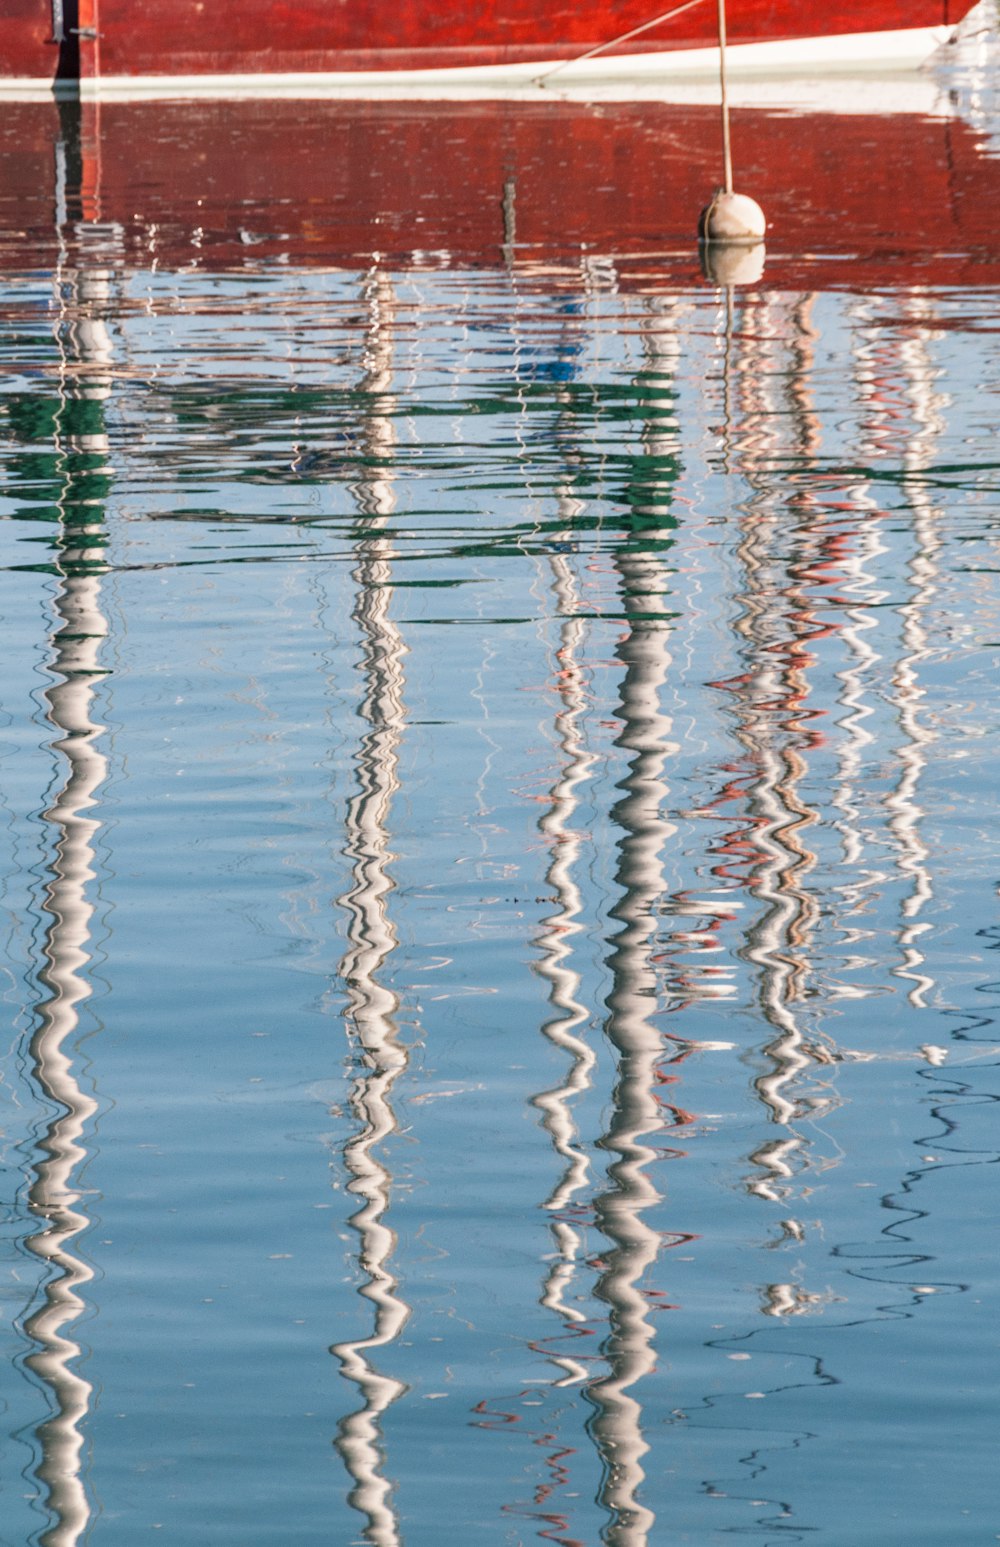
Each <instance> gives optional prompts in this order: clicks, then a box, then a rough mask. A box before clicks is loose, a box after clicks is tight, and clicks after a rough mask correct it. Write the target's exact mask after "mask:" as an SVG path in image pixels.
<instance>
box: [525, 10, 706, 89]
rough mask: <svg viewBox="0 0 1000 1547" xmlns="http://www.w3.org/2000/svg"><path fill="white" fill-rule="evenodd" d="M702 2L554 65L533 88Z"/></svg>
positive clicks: (661, 17)
mask: <svg viewBox="0 0 1000 1547" xmlns="http://www.w3.org/2000/svg"><path fill="white" fill-rule="evenodd" d="M701 4H702V0H686V4H684V5H675V6H674V8H673V10H672V11H664V12H663V15H662V16H654V17H653V20H652V21H644V22H643V24H642V26H641V27H633V28H632V31H631V32H623V33H621V34H620V35H619V36H618V37H617V38H611V39H610V40H609V41H608V42H607V43H598V45H597V47H596V48H590V49H588V50H587V52H586V53H585V54H575V55H574V57H573V58H572V59H564V60H563V61H562V63H561V64H557V65H553V67H552V69H551V70H546V71H545V73H544V74H543V75H536V77H535V79H534V80H533V81H532V83H531V84H532V85H533V86H543V85H544V84H545V82H546V81H549V80H551V79H552V77H553V75H558V74H559V72H560V70H568V69H569V67H570V65H571V64H582V63H583V61H584V60H585V59H593V58H594V56H595V54H603V53H604V52H605V50H607V49H609V48H615V47H616V46H617V44H619V43H627V42H628V41H629V39H630V38H637V37H638V36H639V34H640V32H649V31H650V29H651V28H652V27H658V26H659V25H660V23H661V22H664V21H671V20H672V19H673V18H674V17H675V16H680V15H681V14H682V13H683V12H684V11H691V10H693V9H694V7H695V6H696V5H701Z"/></svg>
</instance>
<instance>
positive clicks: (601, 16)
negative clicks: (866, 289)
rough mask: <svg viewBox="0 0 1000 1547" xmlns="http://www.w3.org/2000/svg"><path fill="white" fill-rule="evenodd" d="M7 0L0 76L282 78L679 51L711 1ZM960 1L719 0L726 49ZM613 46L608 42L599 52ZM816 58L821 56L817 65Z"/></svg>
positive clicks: (693, 37) (712, 11) (928, 13)
mask: <svg viewBox="0 0 1000 1547" xmlns="http://www.w3.org/2000/svg"><path fill="white" fill-rule="evenodd" d="M55 3H56V10H57V11H61V12H62V19H61V24H60V22H59V19H58V17H56V20H55V22H54V12H53V9H52V0H7V4H6V7H5V10H6V17H5V21H4V26H3V29H2V32H0V81H2V80H3V79H7V80H15V79H19V80H23V81H28V80H52V79H54V78H55V77H57V76H60V77H61V78H63V79H66V80H68V79H72V78H75V77H77V76H80V77H82V78H83V79H85V80H87V79H89V80H104V79H135V78H149V77H157V76H169V77H173V78H186V77H193V78H198V77H205V76H234V75H240V76H243V75H250V76H261V77H264V76H273V77H280V76H287V75H297V74H307V75H321V74H331V73H332V74H344V73H346V74H352V73H361V72H387V73H390V74H399V75H405V74H406V73H409V72H413V71H416V70H436V69H448V70H467V69H477V68H480V67H483V66H487V67H489V66H493V67H497V66H505V65H518V64H531V63H536V62H541V61H548V60H562V59H569V58H573V57H576V56H578V55H580V54H582V53H585V52H587V51H588V50H590V49H595V48H598V47H600V48H601V50H602V53H603V54H604V55H605V56H606V57H614V56H615V54H616V53H618V54H621V53H623V52H624V53H627V54H628V55H630V56H631V55H636V54H649V53H662V52H664V51H668V52H677V53H684V52H685V51H688V50H692V49H698V48H705V47H711V46H712V45H713V44H714V43H715V41H716V24H717V23H716V6H715V3H714V0H687V3H686V4H685V0H677V3H678V10H679V14H676V15H673V16H672V17H670V18H669V19H665V20H663V21H662V22H661V23H660V24H659V25H657V26H656V27H652V28H649V29H648V30H643V31H642V32H641V34H640V35H638V36H636V37H633V38H630V39H628V40H626V41H622V42H621V43H619V44H617V45H614V44H613V40H614V39H616V38H621V39H624V38H625V35H626V34H628V33H630V32H632V31H634V30H635V29H639V28H645V26H646V24H647V23H648V22H649V21H650V19H651V15H653V16H655V15H656V9H655V7H654V6H651V5H650V0H578V3H570V0H458V3H456V4H453V5H451V6H442V5H441V4H440V3H439V0H396V3H395V4H394V5H393V6H392V7H390V8H389V9H388V10H387V9H386V8H385V7H383V6H376V5H374V4H373V3H371V0H367V3H364V0H362V3H350V4H348V3H347V0H240V3H239V5H238V6H237V5H225V6H223V5H218V4H214V3H208V4H206V3H196V0H158V3H157V4H156V5H149V4H144V3H142V0H55ZM969 9H970V0H828V3H820V0H729V4H728V12H729V16H728V30H729V38H730V42H731V44H732V45H733V46H734V47H735V48H739V47H740V46H741V45H744V44H759V43H764V42H767V43H780V42H785V41H792V40H796V39H818V40H821V39H823V38H836V37H838V36H843V35H847V34H856V33H875V32H893V31H899V32H902V31H904V30H905V31H908V30H911V29H916V28H937V27H948V26H952V25H954V24H955V23H957V22H958V21H959V20H961V17H962V16H963V15H964V13H965V12H967V11H968V10H969ZM60 32H61V34H62V35H61V37H60V36H59V34H60ZM608 45H612V46H608ZM817 64H818V66H821V65H822V58H821V56H820V57H818V59H817Z"/></svg>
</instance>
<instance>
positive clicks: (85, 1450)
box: [0, 113, 1000, 1547]
mask: <svg viewBox="0 0 1000 1547" xmlns="http://www.w3.org/2000/svg"><path fill="white" fill-rule="evenodd" d="M40 122H41V124H42V130H43V131H44V133H46V134H47V133H49V132H50V130H51V125H52V122H53V117H52V114H51V113H46V115H45V116H44V117H43V118H41V119H40ZM40 132H41V131H40ZM53 143H59V142H58V141H57V140H56V141H54V142H53ZM983 165H984V176H985V175H987V174H988V172H989V168H990V166H991V165H992V163H990V162H989V161H988V160H986V159H984V163H983ZM994 175H995V174H994ZM61 229H62V233H63V249H62V254H61V257H60V259H59V261H58V262H57V263H55V264H54V265H53V264H48V263H47V264H44V265H41V266H32V265H31V264H30V263H27V262H25V261H20V262H19V263H17V264H15V263H13V262H12V263H11V264H10V265H9V267H8V269H7V270H5V272H4V273H3V275H2V276H0V320H2V329H0V335H2V336H0V367H2V375H0V394H2V396H0V466H2V469H3V491H2V496H0V613H2V616H3V620H4V632H3V638H4V646H5V652H4V668H3V696H2V708H3V721H2V760H3V781H2V790H3V821H2V835H3V837H2V847H0V878H2V889H3V919H4V925H5V931H6V952H5V960H4V972H3V1004H4V1011H5V1015H4V1035H3V1039H2V1047H0V1052H2V1084H0V1131H2V1145H3V1148H2V1155H3V1162H4V1178H5V1181H4V1194H3V1201H4V1210H3V1232H2V1263H0V1285H2V1300H3V1307H4V1316H3V1321H2V1328H3V1332H2V1336H3V1353H4V1355H5V1360H6V1374H5V1376H4V1380H3V1386H2V1388H0V1397H2V1409H0V1435H2V1439H3V1443H2V1447H0V1455H2V1469H0V1486H2V1505H0V1540H2V1541H3V1542H4V1543H5V1544H17V1547H20V1544H23V1543H39V1544H43V1547H49V1544H57V1547H63V1544H70V1547H75V1544H76V1543H78V1542H84V1541H87V1542H93V1543H95V1544H100V1547H125V1544H128V1547H133V1544H135V1543H137V1542H143V1541H146V1540H151V1541H156V1540H157V1539H160V1540H162V1541H163V1542H164V1543H170V1544H172V1547H194V1544H196V1543H197V1544H199V1547H200V1544H202V1543H205V1542H208V1541H211V1542H220V1543H223V1542H225V1543H230V1542H231V1543H233V1544H239V1547H265V1544H266V1547H278V1544H281V1547H285V1544H293V1543H303V1544H306V1543H308V1544H310V1547H312V1544H318V1543H320V1542H323V1543H337V1544H340V1543H343V1544H348V1543H369V1544H375V1547H390V1544H402V1543H406V1544H408V1547H432V1544H433V1547H452V1544H455V1547H458V1544H463V1547H465V1544H469V1543H472V1542H475V1543H483V1544H493V1543H495V1544H497V1547H501V1544H504V1547H508V1544H527V1543H535V1542H556V1543H560V1544H563V1547H573V1544H587V1547H590V1544H599V1543H603V1544H606V1547H646V1544H649V1547H654V1544H664V1547H666V1544H668V1543H669V1544H673V1543H682V1542H695V1543H699V1544H703V1543H709V1542H719V1543H721V1542H724V1541H728V1540H730V1539H732V1538H733V1537H736V1538H750V1539H752V1540H755V1541H757V1542H759V1543H761V1544H771V1547H777V1544H781V1543H791V1542H799V1541H803V1542H805V1541H817V1542H823V1543H824V1544H829V1547H841V1544H844V1543H847V1542H850V1543H852V1544H866V1543H873V1544H874V1543H876V1542H877V1543H880V1544H882V1543H893V1544H900V1547H902V1544H906V1547H918V1544H919V1547H940V1544H942V1543H962V1544H969V1547H972V1544H979V1543H987V1542H992V1541H995V1540H998V1539H1000V1514H998V1510H997V1505H996V1489H995V1483H994V1478H995V1475H996V1469H997V1455H996V1450H997V1433H998V1418H1000V1413H998V1399H997V1392H998V1390H1000V1382H998V1374H1000V1371H998V1358H997V1354H998V1334H997V1326H998V1314H997V1313H998V1291H1000V1283H998V1270H997V1257H996V1234H995V1222H994V1217H993V1216H994V1213H995V1204H994V1199H995V1188H996V1173H995V1172H993V1171H992V1169H991V1167H992V1165H993V1164H994V1163H995V1162H996V1161H997V1159H998V1157H1000V1137H998V1127H997V1115H996V1114H997V1111H998V1107H997V1101H998V1099H1000V1077H998V1072H997V1069H998V1060H1000V1026H998V1024H997V1021H996V1015H997V1008H996V1007H997V1001H998V993H1000V982H998V978H1000V973H998V968H997V961H996V957H995V951H996V948H997V944H998V941H1000V920H998V914H997V882H998V876H1000V839H998V833H1000V801H998V796H997V781H996V777H995V764H996V759H997V755H998V741H1000V693H998V688H1000V680H998V669H1000V654H998V646H1000V591H998V586H997V578H996V577H997V572H998V567H1000V561H998V558H997V545H998V541H1000V489H998V475H997V467H998V463H997V452H996V445H997V436H998V432H1000V367H998V363H997V356H996V351H995V349H994V348H993V339H992V336H991V334H992V332H993V331H994V330H995V326H996V317H997V313H998V300H1000V270H998V272H997V276H996V284H995V285H994V284H988V285H977V286H971V285H969V286H966V285H962V284H944V283H942V284H937V285H935V284H927V283H926V282H925V279H924V277H923V275H922V274H920V273H918V274H915V275H912V276H911V275H909V274H908V273H907V271H906V270H905V268H903V269H901V271H900V272H899V274H898V275H897V279H896V282H895V283H894V284H892V285H891V286H890V285H886V284H884V283H881V282H880V283H878V284H876V285H872V284H868V283H867V282H866V272H865V269H864V265H863V263H859V265H858V268H857V270H856V272H855V273H853V274H852V276H851V277H850V282H849V283H846V284H845V283H844V280H843V271H842V270H840V271H838V279H837V283H836V284H834V285H832V286H830V287H829V288H828V287H827V285H826V284H825V282H824V277H823V263H822V261H821V260H822V255H821V254H820V255H818V257H817V261H816V267H815V282H814V283H813V285H812V286H811V287H810V288H809V289H808V290H799V291H789V290H783V289H780V288H770V287H769V284H768V279H767V270H766V269H765V271H764V276H763V278H762V279H761V280H759V281H758V282H757V283H755V284H753V285H750V286H748V287H745V288H737V289H734V290H733V291H731V292H729V293H728V295H727V293H726V292H724V291H720V290H719V289H717V288H716V287H715V286H713V285H712V284H710V283H707V282H705V281H703V280H701V279H700V278H697V277H694V278H692V279H691V280H690V282H688V283H686V284H683V285H681V284H677V285H673V286H670V287H668V288H663V287H660V288H659V289H648V288H647V289H646V290H645V291H644V290H643V288H642V286H641V285H636V286H633V287H632V288H628V287H625V286H622V285H619V283H618V282H617V277H616V271H615V269H614V266H613V264H610V263H607V264H604V265H598V266H596V267H595V266H591V267H590V268H589V269H587V268H586V267H585V268H584V270H582V271H581V270H579V269H578V270H576V271H575V272H568V271H567V270H566V269H565V267H563V268H557V267H555V266H554V267H553V270H552V272H551V273H548V272H547V271H546V269H545V266H544V265H541V264H535V265H534V266H533V267H531V268H530V270H527V271H522V272H519V271H518V268H517V265H516V264H513V265H512V264H509V263H508V264H507V265H506V266H505V265H504V264H503V263H501V262H498V263H497V264H495V265H494V266H492V267H474V266H473V267H464V268H463V267H461V266H459V265H457V264H452V263H450V262H449V261H448V260H447V256H446V255H445V256H444V257H441V258H440V259H439V260H435V262H434V264H433V265H428V266H427V267H424V268H421V267H419V266H412V265H411V266H406V265H396V266H393V265H392V264H385V265H384V264H382V263H381V262H380V261H379V259H378V258H377V256H373V257H372V259H371V261H370V262H368V263H367V264H365V265H363V266H356V267H354V268H350V267H345V266H343V265H342V264H341V265H338V264H337V263H333V262H331V263H330V264H328V265H325V264H322V263H320V264H308V265H307V264H305V263H296V262H294V261H292V262H286V263H281V262H268V263H261V264H260V265H256V264H254V263H252V262H248V264H247V266H246V267H245V268H242V269H228V268H224V267H221V266H220V267H218V268H213V267H212V264H211V262H204V263H202V262H192V263H191V264H190V265H189V266H183V265H180V264H178V263H176V262H174V263H167V264H164V266H162V267H161V266H160V265H159V263H158V262H153V260H152V259H150V260H149V261H148V262H145V263H140V262H138V261H136V259H135V256H134V253H133V252H132V251H131V249H127V248H126V246H125V243H124V239H123V238H122V236H121V233H120V231H119V230H118V229H117V228H116V227H115V225H114V223H113V222H112V221H110V220H108V219H104V220H102V221H96V220H95V221H92V222H90V224H89V225H88V223H87V222H86V221H83V222H77V223H76V224H75V225H74V224H73V222H72V221H71V220H70V219H69V217H67V218H66V222H65V224H64V226H63V227H62V228H61ZM154 1532H160V1533H162V1536H161V1537H159V1538H157V1537H156V1536H153V1535H152V1534H151V1533H154Z"/></svg>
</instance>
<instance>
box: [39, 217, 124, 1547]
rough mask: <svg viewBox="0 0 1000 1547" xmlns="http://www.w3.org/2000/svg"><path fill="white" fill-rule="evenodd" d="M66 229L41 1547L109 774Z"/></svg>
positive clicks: (77, 1483)
mask: <svg viewBox="0 0 1000 1547" xmlns="http://www.w3.org/2000/svg"><path fill="white" fill-rule="evenodd" d="M77 235H78V238H79V242H80V249H81V250H80V253H79V258H78V262H79V267H77V268H71V267H69V265H68V263H66V265H65V266H64V264H63V263H61V264H60V266H59V269H58V270H57V273H56V279H55V289H56V298H57V305H58V308H59V319H58V322H57V324H56V342H57V347H58V349H59V355H60V371H59V400H58V406H57V409H56V413H55V435H54V449H55V454H56V460H57V469H58V473H57V476H58V477H59V480H60V482H61V484H62V493H61V496H60V500H59V509H60V536H59V552H58V556H57V558H56V560H55V569H56V572H57V574H58V576H59V581H58V588H57V591H56V595H55V597H54V600H53V609H54V613H55V617H56V619H57V627H56V629H55V631H54V633H53V635H52V656H51V661H50V669H51V672H52V674H53V676H54V677H55V678H56V680H55V681H53V682H52V683H51V684H50V685H49V686H48V687H47V688H46V689H45V692H44V698H45V701H46V705H47V709H46V717H47V719H48V721H49V723H50V725H51V726H52V727H53V729H54V730H55V731H56V733H57V737H56V739H55V740H54V741H53V742H52V743H51V746H52V750H53V752H54V753H56V754H57V755H58V759H59V765H60V768H61V770H62V782H61V783H60V784H59V786H58V788H57V790H56V793H55V797H54V799H53V800H52V802H51V803H50V805H49V806H48V807H47V809H46V810H45V811H44V812H43V813H42V820H43V821H44V822H45V823H46V824H47V825H48V827H49V829H50V831H51V833H52V850H51V859H50V861H49V866H48V871H49V874H48V879H47V880H46V883H45V887H44V892H43V897H42V902H41V911H42V913H43V915H44V916H45V918H46V920H47V923H46V927H45V933H44V937H43V944H42V955H43V958H44V961H43V965H42V966H41V967H40V968H39V972H38V981H39V984H40V985H41V987H42V989H43V990H44V992H45V995H46V997H45V998H44V999H43V1000H42V1002H41V1003H40V1004H39V1006H38V1008H37V1012H36V1014H37V1024H36V1028H35V1031H34V1033H33V1035H32V1038H31V1043H30V1057H31V1061H32V1073H33V1076H34V1079H35V1081H36V1083H37V1085H38V1087H39V1089H40V1090H41V1091H42V1093H43V1095H44V1096H45V1097H46V1098H47V1100H48V1101H50V1102H51V1103H52V1104H53V1106H55V1108H56V1109H57V1110H56V1115H55V1116H54V1117H53V1118H52V1119H51V1120H50V1122H49V1124H48V1127H47V1129H46V1131H45V1134H44V1136H43V1137H42V1138H41V1139H40V1140H39V1141H38V1148H39V1149H40V1150H41V1151H42V1152H43V1157H44V1158H40V1159H39V1160H38V1161H37V1162H36V1164H35V1168H34V1173H35V1174H34V1179H33V1180H32V1182H31V1185H30V1187H29V1190H28V1200H29V1205H30V1208H31V1211H32V1213H33V1214H34V1215H35V1216H36V1218H37V1219H39V1220H41V1221H44V1225H43V1227H42V1228H41V1229H39V1230H38V1231H36V1232H35V1233H34V1234H33V1235H31V1236H30V1237H29V1238H28V1239H27V1242H26V1244H27V1246H28V1248H29V1250H31V1251H32V1252H33V1253H34V1254H35V1256H36V1257H38V1258H39V1259H40V1260H41V1261H42V1262H43V1263H44V1264H45V1266H46V1268H47V1269H48V1270H49V1274H50V1276H49V1278H48V1281H47V1282H46V1284H45V1288H44V1296H43V1300H42V1303H41V1304H40V1306H39V1307H38V1309H37V1310H35V1311H34V1312H32V1314H31V1315H29V1316H28V1317H27V1318H26V1319H25V1322H24V1331H25V1333H26V1335H27V1336H28V1337H29V1338H31V1339H32V1341H33V1342H34V1343H35V1344H36V1345H37V1346H36V1348H35V1350H34V1351H33V1352H31V1353H29V1354H28V1355H27V1356H26V1359H25V1364H26V1365H27V1367H28V1368H29V1369H30V1370H31V1371H32V1372H33V1373H34V1374H35V1375H36V1376H37V1377H38V1378H39V1379H40V1380H41V1381H43V1382H44V1384H45V1385H46V1386H47V1387H48V1389H49V1391H50V1392H51V1393H52V1399H53V1404H54V1411H53V1413H52V1414H51V1416H50V1417H49V1418H47V1419H46V1420H44V1422H43V1423H41V1424H40V1425H39V1426H38V1429H37V1431H36V1432H37V1436H38V1440H39V1444H40V1447H41V1455H40V1459H39V1462H38V1465H37V1467H36V1469H35V1475H36V1477H37V1479H38V1481H39V1482H40V1483H41V1484H42V1485H43V1487H44V1488H45V1493H46V1499H45V1502H46V1506H47V1508H48V1510H49V1511H50V1515H51V1524H50V1525H49V1526H48V1527H47V1528H46V1529H45V1530H44V1531H43V1532H42V1533H41V1535H40V1537H39V1540H40V1542H41V1543H42V1544H43V1547H74V1544H75V1543H77V1542H78V1541H79V1540H80V1539H81V1537H82V1536H83V1535H84V1533H85V1532H86V1531H87V1529H88V1526H89V1524H90V1521H91V1518H92V1507H91V1502H90V1498H89V1496H88V1492H87V1488H86V1485H85V1483H84V1480H83V1477H82V1475H81V1473H82V1452H83V1444H84V1437H83V1432H82V1425H83V1423H84V1420H85V1419H86V1417H87V1415H88V1413H89V1411H90V1404H91V1398H92V1395H93V1386H92V1384H91V1382H90V1381H88V1380H87V1379H86V1377H85V1376H84V1375H82V1374H81V1373H80V1371H79V1369H78V1368H77V1367H76V1362H77V1361H78V1359H79V1357H80V1354H81V1348H80V1345H79V1343H77V1342H76V1341H75V1339H74V1338H73V1337H72V1336H70V1335H69V1333H68V1331H67V1328H68V1327H69V1325H70V1324H71V1323H72V1322H74V1321H75V1320H76V1319H77V1318H78V1317H79V1316H80V1315H81V1313H82V1312H83V1311H84V1309H85V1308H86V1306H85V1300H84V1297H83V1290H84V1287H85V1285H86V1284H88V1283H89V1282H90V1280H91V1279H92V1277H93V1269H92V1268H91V1267H90V1266H89V1264H88V1263H86V1262H85V1261H84V1260H83V1258H82V1257H80V1256H79V1255H78V1254H77V1252H76V1251H75V1250H74V1243H75V1241H76V1239H77V1237H78V1236H79V1235H80V1234H81V1233H82V1232H83V1231H84V1230H85V1229H86V1228H87V1226H88V1225H89V1223H90V1221H89V1218H88V1216H87V1214H86V1213H85V1212H84V1210H83V1209H82V1208H81V1207H80V1200H81V1196H82V1194H81V1189H80V1187H79V1184H78V1182H77V1180H76V1178H77V1173H78V1171H79V1169H80V1167H81V1165H82V1164H83V1162H84V1161H85V1160H86V1158H87V1149H86V1145H85V1143H84V1138H85V1135H86V1132H87V1129H88V1125H89V1123H90V1121H91V1119H92V1118H93V1116H94V1114H95V1112H96V1111H97V1107H98V1103H97V1101H96V1099H95V1097H94V1096H93V1095H92V1094H90V1093H89V1092H88V1091H87V1090H85V1089H84V1088H83V1086H82V1085H81V1083H80V1079H79V1075H78V1072H77V1067H76V1056H75V1050H73V1049H72V1048H70V1047H69V1046H68V1045H67V1044H68V1043H69V1039H70V1038H71V1037H72V1036H73V1034H74V1033H75V1032H76V1031H77V1029H78V1027H79V1024H80V1006H81V1005H82V1004H83V1003H84V1002H85V1001H86V1000H87V999H88V998H89V997H90V994H91V985H90V982H89V978H88V969H89V967H90V963H91V959H92V958H91V947H90V941H91V931H92V920H93V916H94V909H95V904H94V902H93V901H92V898H91V891H92V885H93V883H94V881H95V880H96V877H97V870H96V859H95V841H96V837H97V834H98V832H99V831H100V827H101V823H100V820H99V818H98V817H97V816H96V815H95V814H94V808H95V806H96V805H97V792H98V790H99V789H100V787H101V785H102V784H103V783H104V780H105V778H106V775H107V759H106V758H105V756H104V754H103V753H102V752H101V750H100V746H99V742H100V738H101V736H102V734H103V732H104V729H105V727H104V726H103V725H101V724H100V723H98V722H96V721H94V720H93V719H92V718H91V710H92V706H93V698H94V690H95V684H96V683H97V682H98V681H99V680H100V678H101V677H102V676H103V675H104V669H103V668H102V666H101V663H100V653H101V646H102V644H103V642H104V639H105V637H106V635H107V631H108V627H107V621H106V619H105V617H104V614H103V613H102V611H101V594H100V593H101V586H100V576H101V575H102V574H103V573H105V572H106V570H107V568H108V566H107V564H106V563H105V558H104V545H105V541H106V539H105V536H104V528H103V496H104V493H105V492H106V480H107V477H108V476H109V469H108V466H107V452H108V437H107V433H106V430H105V428H104V410H103V404H104V402H105V401H106V399H107V398H108V397H109V396H110V394H111V374H110V368H111V361H112V354H113V351H112V342H111V336H110V333H109V330H108V326H107V322H106V321H105V318H104V316H103V315H102V313H103V312H104V310H105V308H106V306H107V302H108V300H109V298H110V294H111V279H112V272H113V271H112V269H111V268H110V267H107V266H104V265H103V264H101V263H100V262H99V261H98V262H95V261H94V259H95V257H99V256H100V255H102V253H103V249H104V247H105V245H106V243H107V238H108V233H107V232H106V231H100V230H98V231H93V230H88V229H87V228H86V227H79V228H78V230H77ZM88 244H89V249H90V253H89V256H90V262H89V263H88V261H87V260H88ZM64 255H65V248H64ZM66 256H67V257H68V255H66ZM105 256H106V255H105Z"/></svg>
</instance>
